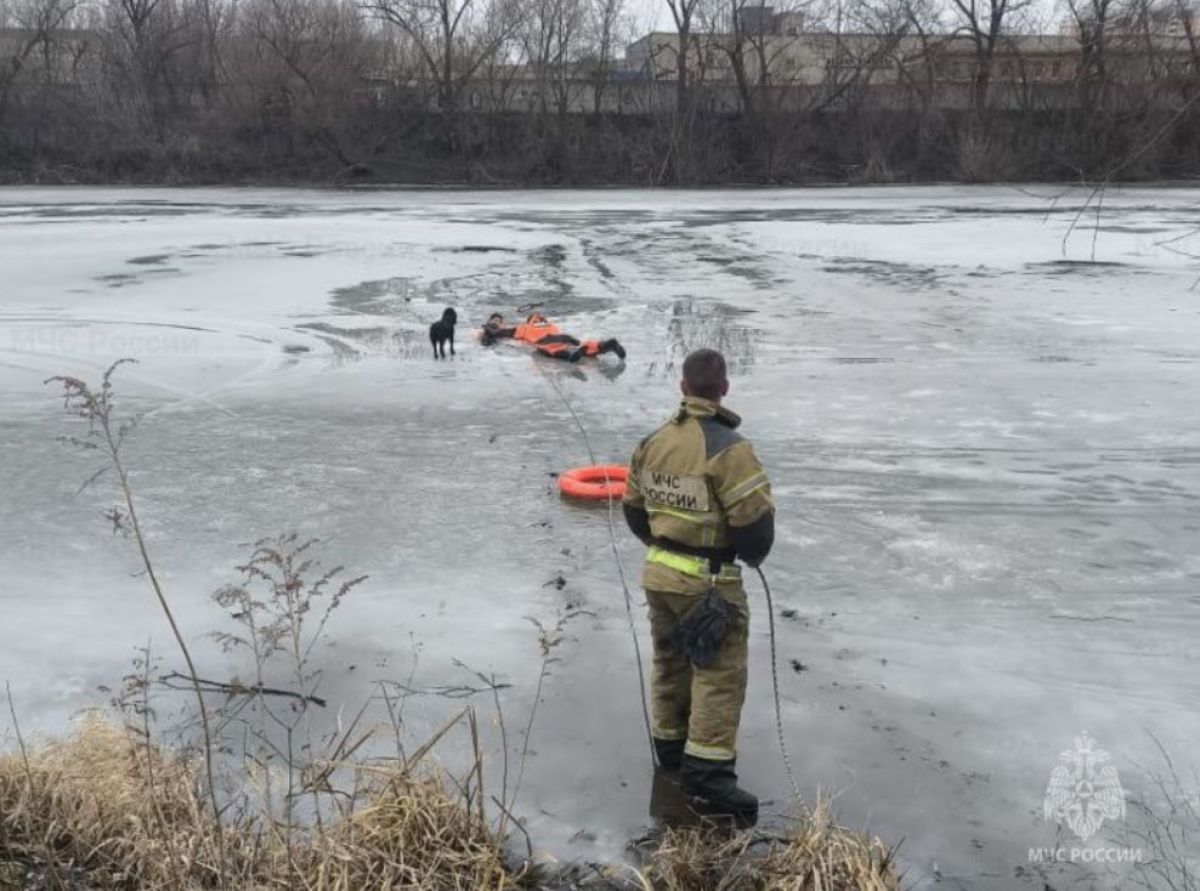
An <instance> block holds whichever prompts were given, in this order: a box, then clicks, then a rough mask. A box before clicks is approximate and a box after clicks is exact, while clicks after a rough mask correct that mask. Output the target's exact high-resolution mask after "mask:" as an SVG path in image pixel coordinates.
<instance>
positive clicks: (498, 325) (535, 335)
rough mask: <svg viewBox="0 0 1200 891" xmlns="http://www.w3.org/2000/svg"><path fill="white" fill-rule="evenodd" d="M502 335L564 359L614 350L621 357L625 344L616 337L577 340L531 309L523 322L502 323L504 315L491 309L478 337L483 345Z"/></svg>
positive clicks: (545, 353)
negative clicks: (509, 326) (519, 323)
mask: <svg viewBox="0 0 1200 891" xmlns="http://www.w3.org/2000/svg"><path fill="white" fill-rule="evenodd" d="M503 338H511V339H512V340H519V341H521V342H523V343H528V344H530V345H531V346H533V348H534V349H535V350H537V351H538V352H539V353H541V354H542V355H543V356H549V357H550V358H551V359H565V360H566V361H568V362H578V361H579V360H580V359H582V358H583V357H584V356H589V357H591V356H599V355H600V354H602V353H616V354H617V358H618V359H624V358H625V348H624V347H622V346H621V344H619V343H618V342H617V340H616V338H609V339H608V340H583V341H581V340H579V339H578V338H575V337H572V336H571V335H570V334H563V333H562V332H561V331H560V330H559V329H558V326H557V325H552V324H550V322H548V321H547V320H546V317H545V316H544V315H542V314H541V313H540V312H535V313H531V314H530V316H529V318H527V319H526V320H525V322H524V324H521V325H515V326H513V327H511V328H508V327H505V325H504V316H502V315H501V314H500V313H498V312H494V313H492V314H491V316H490V317H489V318H488V321H487V324H486V325H484V326H483V334H482V336H481V337H480V340H481V342H482V343H483V345H484V346H491V345H492V344H493V343H495V342H496V341H497V340H500V339H503Z"/></svg>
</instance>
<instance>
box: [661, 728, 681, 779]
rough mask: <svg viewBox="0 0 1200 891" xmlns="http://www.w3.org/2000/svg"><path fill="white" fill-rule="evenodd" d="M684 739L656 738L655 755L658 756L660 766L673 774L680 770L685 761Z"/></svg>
mask: <svg viewBox="0 0 1200 891" xmlns="http://www.w3.org/2000/svg"><path fill="white" fill-rule="evenodd" d="M683 745H684V741H683V740H682V739H659V738H658V737H657V736H656V737H654V754H655V755H657V756H658V766H659V767H661V768H662V769H663V770H669V771H671V772H674V771H677V770H679V764H680V762H681V761H683Z"/></svg>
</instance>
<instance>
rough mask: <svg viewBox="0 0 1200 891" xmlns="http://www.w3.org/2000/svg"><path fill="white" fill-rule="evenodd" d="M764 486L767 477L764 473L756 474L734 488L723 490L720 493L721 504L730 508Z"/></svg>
mask: <svg viewBox="0 0 1200 891" xmlns="http://www.w3.org/2000/svg"><path fill="white" fill-rule="evenodd" d="M765 485H767V475H766V474H765V473H756V474H754V476H752V477H750V478H749V479H744V480H742V481H741V482H740V483H738V484H737V485H736V486H730V487H729V488H727V489H725V490H723V491H722V492H721V503H722V504H724V505H725V506H726V507H731V506H732V505H735V504H737V503H738V502H739V501H741V500H742V499H743V498H745V497H747V496H748V495H750V494H751V493H752V492H755V491H757V490H758V489H761V488H762V487H763V486H765Z"/></svg>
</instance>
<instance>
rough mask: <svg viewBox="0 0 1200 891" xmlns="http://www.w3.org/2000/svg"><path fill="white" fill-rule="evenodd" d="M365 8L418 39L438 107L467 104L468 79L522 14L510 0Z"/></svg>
mask: <svg viewBox="0 0 1200 891" xmlns="http://www.w3.org/2000/svg"><path fill="white" fill-rule="evenodd" d="M363 8H364V9H366V10H368V11H370V12H371V13H373V14H375V15H377V16H379V17H380V18H381V19H383V20H384V21H386V22H389V23H391V24H392V25H394V26H395V27H397V28H399V29H400V31H402V32H403V33H404V34H405V35H407V36H408V37H409V39H410V40H412V43H413V46H414V48H415V49H416V51H417V53H418V55H419V57H420V59H421V61H422V64H423V67H424V69H425V71H426V73H427V74H428V77H429V79H430V80H431V82H432V83H433V84H434V85H435V88H436V93H437V101H438V107H439V108H442V109H443V110H445V111H449V112H454V111H457V110H458V109H459V108H460V107H461V104H462V102H461V99H462V91H463V88H464V87H465V85H466V83H467V82H468V81H469V80H470V79H471V78H472V77H473V76H475V74H476V73H477V72H478V71H479V70H480V68H481V67H482V66H483V65H485V64H486V63H487V62H488V61H489V60H490V59H491V58H492V56H493V55H494V54H495V53H496V52H497V51H498V50H499V49H500V47H501V46H503V45H504V43H505V42H506V41H507V40H508V39H509V37H511V35H512V34H513V32H514V30H515V29H516V27H517V25H518V24H519V21H520V20H519V17H518V15H517V14H516V12H517V11H516V9H515V8H514V6H513V4H512V3H511V2H510V0H491V2H490V4H489V3H486V2H485V0H366V2H365V3H364V4H363Z"/></svg>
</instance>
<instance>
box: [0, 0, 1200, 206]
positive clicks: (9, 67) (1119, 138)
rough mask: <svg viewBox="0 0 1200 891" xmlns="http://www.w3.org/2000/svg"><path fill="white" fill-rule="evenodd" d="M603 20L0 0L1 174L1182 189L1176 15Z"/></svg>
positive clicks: (437, 6)
mask: <svg viewBox="0 0 1200 891" xmlns="http://www.w3.org/2000/svg"><path fill="white" fill-rule="evenodd" d="M627 2H628V0H0V182H167V183H171V182H178V183H185V182H231V181H233V182H331V181H332V182H347V181H366V182H371V181H376V182H419V183H439V182H445V183H471V184H476V185H520V184H595V183H614V184H632V185H693V184H719V183H787V182H818V181H833V182H840V181H851V182H890V181H923V180H934V179H941V180H945V179H958V180H966V181H989V180H1045V179H1056V180H1061V179H1083V180H1089V181H1098V180H1099V181H1103V180H1120V179H1147V178H1185V177H1192V176H1195V175H1196V174H1197V173H1198V172H1200V109H1198V107H1197V106H1198V99H1197V97H1198V96H1200V19H1198V17H1197V15H1196V12H1195V10H1194V9H1193V8H1192V7H1191V6H1190V5H1189V3H1190V0H1068V13H1069V15H1068V17H1067V20H1066V21H1056V22H1050V21H1047V20H1045V19H1043V18H1040V16H1041V15H1042V13H1041V12H1040V11H1039V7H1038V6H1036V5H1035V4H1034V3H1033V0H806V2H803V3H802V4H798V5H797V0H787V2H789V3H792V4H793V5H791V6H788V5H784V6H775V7H771V8H765V7H762V6H759V5H752V4H750V3H748V2H747V0H660V2H662V3H664V4H665V7H664V8H665V10H666V15H664V16H663V19H664V20H665V21H667V22H669V27H668V29H667V31H665V32H663V34H661V35H659V36H658V37H656V36H655V35H653V34H651V35H649V36H646V37H642V35H643V34H645V31H646V29H645V28H644V27H641V26H640V23H639V22H638V19H637V11H636V10H634V9H632V8H630V7H628V6H627V5H626V4H627ZM756 2H757V0H756ZM636 37H641V39H640V40H638V41H635V40H634V38H636ZM660 38H661V39H660ZM631 43H632V44H633V47H632V48H631V51H630V53H629V56H628V58H627V57H626V46H627V45H629V44H631ZM634 49H637V53H636V54H635V53H634V52H633V50H634Z"/></svg>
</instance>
